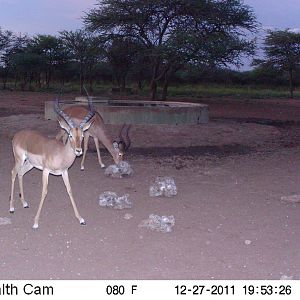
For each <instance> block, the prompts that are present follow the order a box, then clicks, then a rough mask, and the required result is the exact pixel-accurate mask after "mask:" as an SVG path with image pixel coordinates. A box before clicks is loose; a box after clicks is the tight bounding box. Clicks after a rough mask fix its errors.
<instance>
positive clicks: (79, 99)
mask: <svg viewBox="0 0 300 300" xmlns="http://www.w3.org/2000/svg"><path fill="white" fill-rule="evenodd" d="M91 98H92V100H93V103H95V104H101V103H106V104H107V105H108V106H114V105H113V104H114V103H116V104H118V105H117V106H118V107H120V106H121V105H119V104H122V103H124V104H127V103H130V104H137V105H136V106H141V105H139V104H146V105H147V104H150V105H151V106H155V105H157V106H159V105H161V106H169V107H172V105H173V107H174V106H176V107H208V105H207V104H204V103H194V102H180V101H161V100H131V99H128V100H118V99H103V98H97V97H91ZM87 102H88V100H87V97H76V98H75V103H74V101H72V100H68V101H61V103H67V104H72V103H74V104H78V103H81V104H87ZM124 106H126V105H124ZM131 106H132V107H134V105H131Z"/></svg>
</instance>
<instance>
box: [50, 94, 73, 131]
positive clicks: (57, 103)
mask: <svg viewBox="0 0 300 300" xmlns="http://www.w3.org/2000/svg"><path fill="white" fill-rule="evenodd" d="M54 110H55V111H56V113H57V114H58V115H59V116H60V117H62V118H63V119H64V120H65V121H66V122H67V124H68V125H69V127H70V128H74V127H75V124H74V123H73V121H72V119H71V118H70V117H69V116H68V115H67V114H66V113H65V112H64V111H63V110H62V109H61V108H60V106H59V100H58V97H57V98H56V100H55V103H54Z"/></svg>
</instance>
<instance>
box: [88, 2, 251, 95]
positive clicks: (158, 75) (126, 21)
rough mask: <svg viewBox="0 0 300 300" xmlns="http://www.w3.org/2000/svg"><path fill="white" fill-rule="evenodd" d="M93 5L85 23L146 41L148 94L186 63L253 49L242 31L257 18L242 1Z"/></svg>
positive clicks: (233, 57)
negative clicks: (149, 74) (149, 78)
mask: <svg viewBox="0 0 300 300" xmlns="http://www.w3.org/2000/svg"><path fill="white" fill-rule="evenodd" d="M97 6H98V7H97V8H95V9H92V10H91V11H90V12H89V13H87V15H86V16H85V19H84V21H85V24H86V28H87V29H88V30H90V31H93V32H94V31H96V32H98V33H99V34H100V35H103V36H109V37H114V36H122V37H129V38H131V39H135V40H137V41H138V42H139V43H142V44H143V45H144V48H145V49H146V50H144V52H146V54H147V56H148V57H149V59H150V60H151V69H152V75H151V82H150V88H151V98H152V99H155V98H156V92H157V85H158V82H159V81H160V80H162V79H164V82H165V85H166V88H167V82H168V78H169V77H170V76H171V75H172V73H174V72H176V71H177V70H179V69H180V68H182V67H183V66H184V65H185V64H186V63H187V62H193V61H201V63H207V62H213V63H218V62H222V63H232V62H234V61H235V60H236V58H237V57H238V56H239V55H240V54H241V53H243V52H246V53H250V52H251V51H252V50H253V47H252V43H251V42H247V41H246V39H245V30H248V31H253V30H254V29H255V26H256V22H255V17H254V14H253V12H252V10H251V9H250V8H249V7H248V6H246V5H244V4H243V2H242V1H241V0H197V1H196V0H151V1H145V0H98V3H97ZM216 43H217V47H215V46H214V45H216ZM216 49H218V50H219V51H212V52H210V51H211V50H216ZM212 54H213V55H212Z"/></svg>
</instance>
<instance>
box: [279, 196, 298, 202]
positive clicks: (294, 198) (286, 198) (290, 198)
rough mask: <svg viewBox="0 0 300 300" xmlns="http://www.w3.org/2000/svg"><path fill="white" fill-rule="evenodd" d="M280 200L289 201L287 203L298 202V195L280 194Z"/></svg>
mask: <svg viewBox="0 0 300 300" xmlns="http://www.w3.org/2000/svg"><path fill="white" fill-rule="evenodd" d="M280 199H281V201H284V202H289V203H299V202H300V195H289V196H282V197H281V198H280Z"/></svg>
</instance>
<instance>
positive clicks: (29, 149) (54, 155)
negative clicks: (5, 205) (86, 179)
mask: <svg viewBox="0 0 300 300" xmlns="http://www.w3.org/2000/svg"><path fill="white" fill-rule="evenodd" d="M55 110H56V112H57V114H58V115H59V116H60V119H59V125H60V127H61V128H62V129H64V130H65V131H66V132H67V134H68V140H67V141H66V144H65V145H64V144H63V143H61V142H59V141H57V140H56V139H50V138H47V137H44V136H43V135H41V134H40V133H39V132H37V131H33V130H21V131H19V132H17V133H16V134H15V136H14V138H13V141H12V146H13V153H14V157H15V166H14V168H13V169H12V179H11V196H10V209H9V211H10V212H11V213H13V212H14V211H15V209H14V183H15V179H16V175H17V174H18V178H19V187H20V197H21V202H22V204H23V207H28V204H27V202H26V201H25V200H24V191H23V175H24V174H25V173H27V172H28V171H29V170H31V169H32V168H37V169H40V170H42V171H43V190H42V196H41V201H40V204H39V208H38V211H37V214H36V216H35V219H34V224H33V228H38V226H39V225H38V222H39V216H40V213H41V210H42V206H43V203H44V200H45V197H46V195H47V187H48V177H49V174H53V175H62V178H63V181H64V184H65V186H66V188H67V192H68V194H69V197H70V199H71V203H72V206H73V209H74V212H75V216H76V217H77V219H78V220H79V222H80V224H81V225H85V221H84V219H83V218H82V217H81V216H80V214H79V212H78V210H77V207H76V204H75V201H74V198H73V195H72V190H71V186H70V182H69V175H68V169H69V168H70V166H71V165H72V164H73V162H74V160H75V157H76V156H79V155H81V154H82V148H81V143H82V138H83V133H84V131H86V130H88V129H89V127H90V126H91V124H92V122H93V120H94V119H93V117H94V114H95V113H94V112H93V111H89V112H87V114H86V115H85V117H84V118H83V120H82V121H81V123H80V124H79V125H78V126H76V125H75V123H74V122H73V121H72V120H71V119H70V118H69V116H68V115H67V114H66V113H64V112H63V111H62V110H61V109H60V107H59V103H58V100H57V101H56V103H55Z"/></svg>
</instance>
